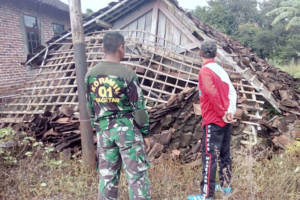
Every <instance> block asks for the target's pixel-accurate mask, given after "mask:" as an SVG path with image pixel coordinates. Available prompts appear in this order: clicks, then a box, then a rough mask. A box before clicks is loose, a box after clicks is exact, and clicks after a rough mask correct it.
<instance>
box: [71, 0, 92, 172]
mask: <svg viewBox="0 0 300 200" xmlns="http://www.w3.org/2000/svg"><path fill="white" fill-rule="evenodd" d="M69 6H70V19H71V29H72V38H73V47H74V48H73V49H74V57H75V66H76V81H77V89H78V100H79V112H80V133H81V146H82V156H83V160H84V162H85V163H86V164H88V166H89V167H90V168H95V167H96V159H95V146H94V140H93V130H92V127H91V123H90V117H89V114H88V112H87V107H86V104H87V100H86V88H85V83H84V76H85V74H86V72H87V62H86V54H85V41H84V31H83V23H82V13H81V3H80V0H69Z"/></svg>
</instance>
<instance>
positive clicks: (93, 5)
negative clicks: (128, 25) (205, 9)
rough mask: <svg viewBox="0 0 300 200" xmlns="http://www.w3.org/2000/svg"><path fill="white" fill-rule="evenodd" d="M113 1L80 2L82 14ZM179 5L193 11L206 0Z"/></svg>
mask: <svg viewBox="0 0 300 200" xmlns="http://www.w3.org/2000/svg"><path fill="white" fill-rule="evenodd" d="M61 1H63V2H65V3H68V2H69V0H61ZM112 1H114V0H81V6H82V10H83V12H85V11H86V9H87V8H89V9H92V10H93V11H97V10H99V9H100V8H103V7H105V6H107V5H108V4H109V3H110V2H112ZM178 2H179V5H180V6H181V7H183V8H186V9H194V8H196V6H205V5H207V4H206V0H178Z"/></svg>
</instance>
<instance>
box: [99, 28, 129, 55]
mask: <svg viewBox="0 0 300 200" xmlns="http://www.w3.org/2000/svg"><path fill="white" fill-rule="evenodd" d="M124 43H125V41H124V37H123V35H122V34H121V33H119V32H109V33H106V34H105V35H104V37H103V47H104V52H105V53H116V52H117V51H118V48H119V47H120V46H121V45H124Z"/></svg>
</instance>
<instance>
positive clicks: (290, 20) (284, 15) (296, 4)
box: [266, 0, 300, 30]
mask: <svg viewBox="0 0 300 200" xmlns="http://www.w3.org/2000/svg"><path fill="white" fill-rule="evenodd" d="M266 15H267V16H275V18H274V20H273V22H272V25H273V26H274V25H276V24H278V23H280V22H283V23H287V25H286V30H290V29H291V28H292V27H295V28H300V0H287V1H283V2H281V3H280V7H278V8H275V9H273V10H272V11H270V12H268V13H267V14H266Z"/></svg>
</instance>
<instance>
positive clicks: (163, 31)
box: [157, 11, 192, 51]
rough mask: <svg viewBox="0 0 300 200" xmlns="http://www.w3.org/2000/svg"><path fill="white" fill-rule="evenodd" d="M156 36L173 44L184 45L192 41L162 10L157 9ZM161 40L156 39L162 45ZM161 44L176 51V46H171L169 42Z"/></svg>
mask: <svg viewBox="0 0 300 200" xmlns="http://www.w3.org/2000/svg"><path fill="white" fill-rule="evenodd" d="M157 36H158V37H161V38H163V39H165V40H166V41H169V42H170V43H172V44H175V45H180V46H185V45H187V44H190V43H192V41H191V40H190V39H188V38H187V36H186V35H185V34H184V33H183V32H182V31H180V30H179V29H178V28H177V27H176V26H175V25H174V24H173V23H172V21H171V20H170V19H168V18H167V17H166V15H165V14H164V13H163V12H162V11H159V13H158V31H157ZM162 41H163V40H162ZM162 41H158V43H159V44H161V45H162ZM163 45H164V46H165V47H167V48H171V49H172V50H175V51H176V47H174V46H173V47H171V46H170V44H163ZM174 48H175V49H174Z"/></svg>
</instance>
